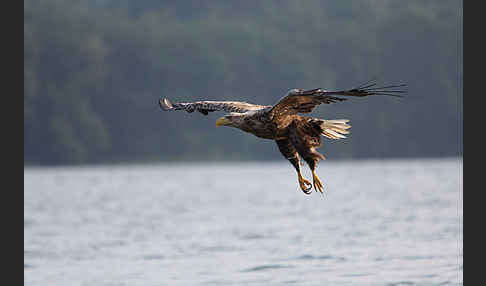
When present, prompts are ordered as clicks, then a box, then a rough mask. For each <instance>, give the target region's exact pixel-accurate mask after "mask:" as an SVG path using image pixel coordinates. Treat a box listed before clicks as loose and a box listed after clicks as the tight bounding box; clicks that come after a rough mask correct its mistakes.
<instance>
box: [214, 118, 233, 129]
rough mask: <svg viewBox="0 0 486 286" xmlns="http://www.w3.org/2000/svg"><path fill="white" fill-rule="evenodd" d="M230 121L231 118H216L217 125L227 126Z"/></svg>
mask: <svg viewBox="0 0 486 286" xmlns="http://www.w3.org/2000/svg"><path fill="white" fill-rule="evenodd" d="M230 123H231V121H230V120H228V119H226V118H224V117H221V118H219V119H218V120H216V127H218V126H221V125H223V126H225V125H228V124H230Z"/></svg>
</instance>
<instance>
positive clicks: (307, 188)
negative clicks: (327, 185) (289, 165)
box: [299, 173, 312, 195]
mask: <svg viewBox="0 0 486 286" xmlns="http://www.w3.org/2000/svg"><path fill="white" fill-rule="evenodd" d="M299 186H300V188H301V189H302V192H304V194H306V195H310V194H311V193H312V191H311V189H312V184H311V182H310V181H309V180H306V179H304V177H302V175H301V174H300V173H299Z"/></svg>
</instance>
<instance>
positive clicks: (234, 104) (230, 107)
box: [159, 98, 271, 115]
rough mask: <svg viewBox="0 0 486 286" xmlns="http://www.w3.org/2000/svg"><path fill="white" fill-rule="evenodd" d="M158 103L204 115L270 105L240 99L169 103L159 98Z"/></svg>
mask: <svg viewBox="0 0 486 286" xmlns="http://www.w3.org/2000/svg"><path fill="white" fill-rule="evenodd" d="M159 105H160V108H162V109H163V110H165V111H173V110H184V111H187V112H189V113H191V112H194V111H199V112H201V113H202V114H204V115H208V112H213V111H226V112H237V113H244V112H247V111H252V110H260V109H264V108H269V107H271V106H265V105H257V104H251V103H247V102H241V101H196V102H187V103H184V102H180V103H171V102H170V101H169V100H168V99H167V98H163V99H160V100H159Z"/></svg>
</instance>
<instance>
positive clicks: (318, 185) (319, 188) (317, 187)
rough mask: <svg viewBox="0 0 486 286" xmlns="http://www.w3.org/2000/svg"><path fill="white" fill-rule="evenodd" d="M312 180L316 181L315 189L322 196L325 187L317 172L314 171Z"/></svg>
mask: <svg viewBox="0 0 486 286" xmlns="http://www.w3.org/2000/svg"><path fill="white" fill-rule="evenodd" d="M312 179H313V180H314V189H315V190H316V191H319V192H321V194H322V193H323V191H322V190H323V189H324V186H323V185H322V181H321V179H319V177H318V176H317V174H316V172H315V171H312Z"/></svg>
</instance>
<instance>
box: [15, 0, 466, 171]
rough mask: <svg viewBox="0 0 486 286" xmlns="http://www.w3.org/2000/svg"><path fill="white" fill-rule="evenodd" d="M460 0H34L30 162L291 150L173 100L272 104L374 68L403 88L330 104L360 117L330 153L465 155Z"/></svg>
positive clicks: (324, 113) (27, 83) (27, 82)
mask: <svg viewBox="0 0 486 286" xmlns="http://www.w3.org/2000/svg"><path fill="white" fill-rule="evenodd" d="M462 35H463V34H462V1H455V0H451V1H421V0H419V1H372V0H370V1H306V2H305V5H302V3H301V2H297V1H271V0H270V1H210V2H209V1H159V0H157V1H154V0H147V1H128V0H116V1H115V0H91V1H62V0H46V1H33V0H25V1H24V165H59V164H70V165H73V164H97V163H121V162H158V161H173V160H181V161H184V160H273V159H275V160H280V159H282V158H281V155H280V153H279V152H278V150H277V148H276V146H275V144H274V142H272V141H269V140H262V139H258V138H256V137H254V136H252V135H249V134H245V133H243V132H241V131H239V130H236V129H232V128H218V129H216V128H215V120H216V119H217V118H218V117H219V116H221V113H219V114H210V115H209V116H202V115H201V114H198V113H197V114H196V113H193V114H187V113H185V112H174V113H166V112H163V111H161V110H160V109H159V106H158V99H159V98H160V97H168V98H169V99H171V100H172V101H173V102H177V101H196V100H241V101H248V102H250V103H256V104H268V105H270V104H274V103H276V102H277V101H278V100H279V99H280V98H281V97H282V96H283V95H284V94H285V92H286V91H287V90H289V89H291V88H304V89H310V88H317V87H321V88H325V89H346V88H353V87H356V86H358V85H360V84H362V83H364V82H366V81H368V80H370V79H376V81H377V82H378V83H379V84H399V83H406V84H407V85H408V87H407V89H408V94H407V95H406V97H405V98H393V97H373V98H364V99H362V98H358V99H352V100H349V101H346V102H343V103H337V104H332V105H325V106H320V107H319V108H317V109H316V110H315V112H314V113H313V115H312V116H315V117H320V118H325V119H340V118H346V119H350V120H351V121H350V123H351V125H352V126H353V127H352V129H351V134H350V136H349V137H348V139H345V140H340V141H330V140H325V141H324V146H323V147H322V148H321V149H320V150H321V153H323V154H324V155H326V156H327V157H328V158H329V159H345V158H378V157H380V158H384V157H394V158H401V157H456V156H462V150H463V147H462V122H463V121H462V118H463V112H462V102H463V93H462V83H463V56H462V52H463V50H462V49H463V48H462V46H463V40H462Z"/></svg>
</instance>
